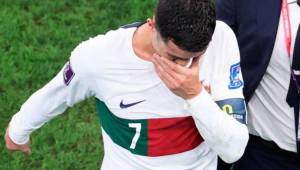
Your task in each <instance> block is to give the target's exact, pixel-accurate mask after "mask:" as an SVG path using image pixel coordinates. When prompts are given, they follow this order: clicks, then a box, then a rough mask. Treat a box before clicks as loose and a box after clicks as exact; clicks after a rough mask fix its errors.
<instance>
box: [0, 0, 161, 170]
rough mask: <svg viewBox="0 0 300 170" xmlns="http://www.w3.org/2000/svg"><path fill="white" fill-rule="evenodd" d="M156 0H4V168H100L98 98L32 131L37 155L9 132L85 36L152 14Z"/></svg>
mask: <svg viewBox="0 0 300 170" xmlns="http://www.w3.org/2000/svg"><path fill="white" fill-rule="evenodd" d="M155 3H156V0H147V1H140V0H41V1H39V0H14V1H11V0H0V139H1V140H0V148H1V149H0V170H25V169H30V170H32V169H51V170H52V169H53V170H60V169H70V170H75V169H99V166H100V164H101V160H102V157H103V148H102V140H101V134H100V124H99V119H98V117H97V114H96V111H95V106H94V105H95V100H94V99H89V100H88V101H85V102H82V103H80V104H78V105H76V106H75V107H73V108H70V109H68V110H67V111H66V112H65V113H64V114H62V115H60V116H58V117H57V118H55V119H53V120H52V121H50V122H49V123H47V124H45V125H44V126H43V127H42V128H41V129H39V130H37V131H36V132H34V133H33V134H32V136H31V140H32V144H31V147H32V151H33V153H32V155H31V156H25V155H23V154H22V153H9V152H8V151H7V150H6V149H5V143H4V140H3V139H4V132H5V128H6V126H7V124H8V122H9V121H10V118H11V117H12V115H13V114H15V113H16V112H17V111H18V110H19V108H20V106H21V105H22V103H23V102H24V101H25V100H26V99H27V98H28V97H29V96H30V95H31V94H32V93H33V92H34V91H36V90H38V89H39V88H41V87H42V86H43V85H44V84H46V83H47V82H48V81H49V80H51V78H52V77H53V76H54V75H56V73H57V72H58V71H59V70H60V69H61V68H62V66H63V65H64V63H65V62H66V61H67V60H68V58H69V56H70V52H71V51H72V49H74V48H75V47H76V45H77V44H79V43H80V42H81V41H83V40H87V39H88V38H89V37H93V36H96V35H98V34H102V33H105V32H106V31H108V30H110V29H116V28H118V27H119V26H121V25H125V24H128V23H132V22H135V21H143V20H145V19H146V18H147V17H149V16H151V15H152V11H153V7H154V5H155Z"/></svg>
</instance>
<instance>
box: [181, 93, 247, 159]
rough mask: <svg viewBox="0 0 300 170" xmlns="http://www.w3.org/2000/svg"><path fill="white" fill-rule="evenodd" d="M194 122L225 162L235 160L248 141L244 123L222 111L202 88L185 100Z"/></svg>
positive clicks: (242, 151)
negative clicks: (191, 97) (198, 92)
mask: <svg viewBox="0 0 300 170" xmlns="http://www.w3.org/2000/svg"><path fill="white" fill-rule="evenodd" d="M187 108H188V110H189V111H190V112H191V113H192V116H193V118H194V120H195V124H196V126H197V128H198V130H199V132H200V134H201V136H202V137H203V138H204V140H205V141H206V142H207V144H208V145H209V146H210V147H211V148H212V149H213V150H214V151H215V152H216V153H217V154H218V155H219V156H220V157H221V158H222V159H223V160H224V161H225V162H227V163H232V162H235V161H237V160H238V159H239V158H240V157H241V156H242V155H243V153H244V150H245V147H246V145H247V142H248V138H249V135H248V129H247V127H246V125H244V124H242V123H240V122H238V121H237V120H235V119H234V118H233V117H232V116H229V115H228V114H226V113H225V112H223V111H222V110H221V109H220V108H219V106H218V105H217V104H216V103H215V102H214V100H212V98H211V96H210V95H209V94H208V93H207V92H206V91H205V90H204V89H203V90H202V92H201V93H200V95H198V96H197V97H195V98H193V99H191V100H188V101H187Z"/></svg>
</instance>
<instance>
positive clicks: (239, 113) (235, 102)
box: [216, 98, 247, 124]
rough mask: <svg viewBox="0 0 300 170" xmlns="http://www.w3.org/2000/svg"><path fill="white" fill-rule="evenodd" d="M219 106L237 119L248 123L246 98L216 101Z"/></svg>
mask: <svg viewBox="0 0 300 170" xmlns="http://www.w3.org/2000/svg"><path fill="white" fill-rule="evenodd" d="M216 103H217V104H218V106H219V107H220V108H221V109H222V110H223V111H224V112H226V113H228V114H229V115H231V116H233V117H234V118H235V119H236V120H237V121H239V122H241V123H243V124H247V110H246V103H245V100H244V99H242V98H232V99H226V100H220V101H216Z"/></svg>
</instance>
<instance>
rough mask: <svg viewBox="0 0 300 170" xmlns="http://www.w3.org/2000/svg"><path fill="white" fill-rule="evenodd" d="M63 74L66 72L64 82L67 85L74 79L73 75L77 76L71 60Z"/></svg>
mask: <svg viewBox="0 0 300 170" xmlns="http://www.w3.org/2000/svg"><path fill="white" fill-rule="evenodd" d="M63 74H64V83H65V85H66V86H68V85H69V84H70V82H71V81H72V79H73V77H74V76H75V73H74V71H73V70H72V67H71V63H70V62H68V63H67V65H66V66H65V69H64V73H63Z"/></svg>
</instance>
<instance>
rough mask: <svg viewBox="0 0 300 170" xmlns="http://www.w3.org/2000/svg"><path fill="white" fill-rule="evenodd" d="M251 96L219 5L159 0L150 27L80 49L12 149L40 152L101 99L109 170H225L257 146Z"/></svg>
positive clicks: (131, 28) (34, 102) (18, 125)
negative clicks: (47, 128)
mask: <svg viewBox="0 0 300 170" xmlns="http://www.w3.org/2000/svg"><path fill="white" fill-rule="evenodd" d="M205 86H206V87H208V88H207V89H210V90H209V91H210V94H209V93H208V92H207V90H206V89H205V88H204V87H205ZM242 87H243V80H242V77H241V72H240V67H239V50H238V46H237V42H236V38H235V36H234V33H233V32H232V31H231V29H230V28H229V27H228V26H227V25H226V24H224V23H222V22H220V21H216V20H215V9H214V5H213V2H211V1H210V0H188V1H187V0H159V1H158V4H157V7H156V10H155V14H154V17H153V18H151V19H148V20H147V22H145V23H135V24H132V25H127V26H124V27H122V28H120V29H117V30H113V31H109V32H108V33H106V34H105V35H99V36H97V37H95V38H92V39H90V40H87V41H85V42H83V43H81V44H80V45H79V46H77V47H76V48H75V49H74V51H73V52H72V54H71V57H70V60H69V61H68V62H67V63H66V64H65V66H64V68H63V69H62V70H61V71H60V72H59V73H58V75H57V76H56V77H55V78H54V79H52V80H51V81H50V82H49V83H48V84H47V85H46V86H44V87H43V88H42V89H40V90H38V91H37V92H36V93H34V94H33V95H32V96H31V97H30V98H29V99H28V100H27V101H26V102H25V103H24V104H23V106H22V108H21V109H20V111H19V112H18V113H16V114H15V115H14V116H13V118H12V120H11V122H10V123H9V126H8V129H7V133H6V145H7V148H8V149H10V150H20V151H23V152H27V153H28V152H30V151H31V150H30V148H29V144H28V142H29V136H30V134H31V132H32V131H33V130H36V129H38V128H39V127H41V126H42V125H43V124H44V123H45V122H47V121H48V120H50V119H51V118H53V117H55V116H57V115H58V114H61V113H63V112H64V111H65V110H66V108H67V107H71V106H73V105H74V104H75V103H78V102H79V101H82V100H84V99H86V98H88V97H95V98H96V104H97V111H98V113H99V116H100V119H101V125H102V135H103V141H104V159H103V162H102V167H101V168H102V169H104V170H119V169H122V170H127V169H129V170H146V169H170V170H176V169H178V170H187V169H189V170H190V169H197V170H198V169H205V170H207V169H216V166H217V155H219V156H220V157H221V158H222V159H223V160H224V161H226V162H234V161H236V160H238V159H239V158H240V157H241V156H242V154H243V152H244V149H245V146H246V144H247V141H248V131H247V127H246V126H245V125H244V124H243V123H245V122H246V111H245V104H244V99H243V95H242ZM220 108H221V109H220ZM226 112H228V113H229V114H227V113H226Z"/></svg>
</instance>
